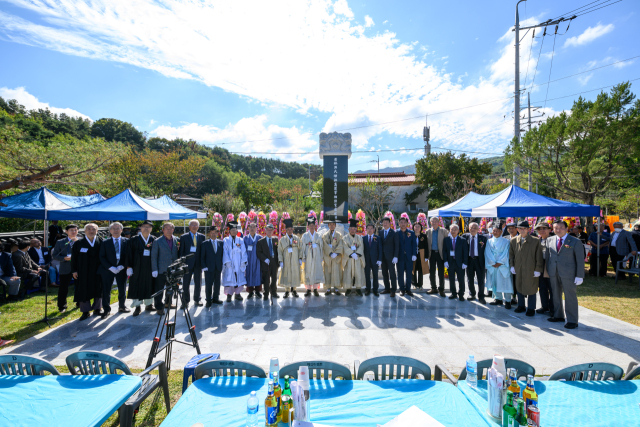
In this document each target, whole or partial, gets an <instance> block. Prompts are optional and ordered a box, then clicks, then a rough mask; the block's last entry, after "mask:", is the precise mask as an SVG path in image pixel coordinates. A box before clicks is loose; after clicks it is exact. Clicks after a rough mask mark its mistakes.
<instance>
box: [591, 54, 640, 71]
mask: <svg viewBox="0 0 640 427" xmlns="http://www.w3.org/2000/svg"><path fill="white" fill-rule="evenodd" d="M617 61H619V59H616V58H613V57H611V56H607V57H606V58H603V59H601V60H600V61H598V60H594V61H589V62H588V63H587V66H586V67H584V69H585V70H587V69H590V68H596V67H600V66H602V65H609V64H612V63H614V62H617ZM635 62H636V61H635V59H633V60H631V61H625V62H618V63H617V64H614V65H613V67H615V68H624V67H627V66H629V65H631V64H633V63H635Z"/></svg>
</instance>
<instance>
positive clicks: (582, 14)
mask: <svg viewBox="0 0 640 427" xmlns="http://www.w3.org/2000/svg"><path fill="white" fill-rule="evenodd" d="M621 1H622V0H618V1H616V2H613V3H609V4H607V5H604V6H602V7H599V8H597V9H592V10H590V11H588V12H584V13H581V14H580V15H576V18H577V17H578V16H584V15H586V14H587V13H591V12H595V11H596V10H600V9H603V8H605V7H609V6H613V5H614V4H616V3H620V2H621ZM596 6H598V5H596Z"/></svg>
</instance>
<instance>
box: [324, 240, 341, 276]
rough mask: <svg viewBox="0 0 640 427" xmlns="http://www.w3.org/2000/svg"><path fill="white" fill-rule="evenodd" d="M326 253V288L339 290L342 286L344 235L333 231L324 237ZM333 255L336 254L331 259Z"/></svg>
mask: <svg viewBox="0 0 640 427" xmlns="http://www.w3.org/2000/svg"><path fill="white" fill-rule="evenodd" d="M322 250H323V251H324V287H325V288H331V287H334V288H339V287H340V286H341V285H342V283H341V282H342V234H341V233H340V232H338V231H334V232H333V235H332V233H331V230H329V231H327V232H326V233H325V234H324V235H323V236H322ZM331 254H336V257H335V258H331Z"/></svg>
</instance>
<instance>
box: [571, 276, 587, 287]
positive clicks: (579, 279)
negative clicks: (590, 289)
mask: <svg viewBox="0 0 640 427" xmlns="http://www.w3.org/2000/svg"><path fill="white" fill-rule="evenodd" d="M583 280H584V279H583V278H582V277H576V280H575V281H574V282H573V283H575V284H576V286H577V285H582V281H583Z"/></svg>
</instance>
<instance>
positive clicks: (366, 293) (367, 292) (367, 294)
mask: <svg viewBox="0 0 640 427" xmlns="http://www.w3.org/2000/svg"><path fill="white" fill-rule="evenodd" d="M369 294H371V291H370V290H369V289H365V291H364V296H365V297H368V296H369Z"/></svg>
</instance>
